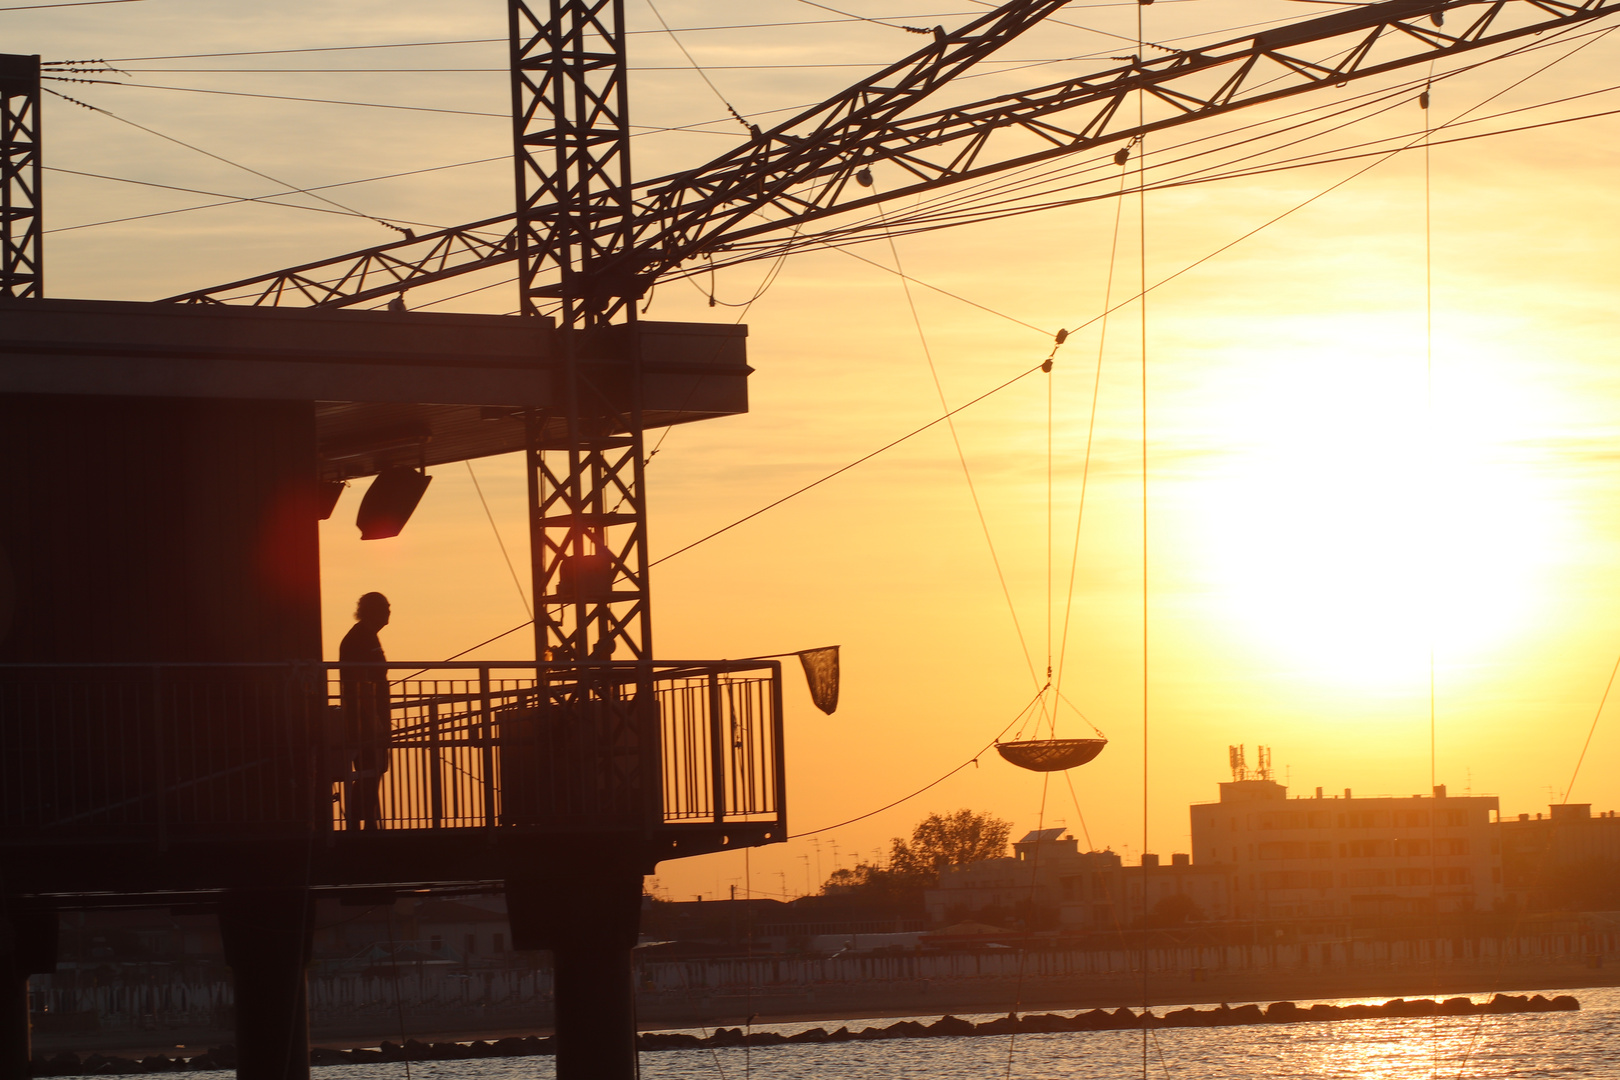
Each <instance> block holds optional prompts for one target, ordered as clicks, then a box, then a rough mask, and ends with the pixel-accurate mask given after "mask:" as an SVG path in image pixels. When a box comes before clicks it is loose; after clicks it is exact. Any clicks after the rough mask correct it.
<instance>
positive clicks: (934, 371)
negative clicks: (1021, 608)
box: [880, 208, 1051, 686]
mask: <svg viewBox="0 0 1620 1080" xmlns="http://www.w3.org/2000/svg"><path fill="white" fill-rule="evenodd" d="M880 209H881V208H880ZM889 254H890V255H891V256H892V257H893V258H894V269H895V272H896V273H898V274H899V275H900V287H901V289H902V290H904V292H905V295H906V307H907V308H908V309H909V310H910V312H911V325H912V326H913V327H915V328H916V331H917V341H918V343H919V344H920V345H921V347H922V354H923V359H924V360H926V361H927V362H928V376H929V378H930V379H932V380H933V383H934V393H935V394H936V395H937V396H938V398H939V407H940V408H941V409H942V410H944V411H945V427H946V429H947V430H948V431H949V432H950V433H951V445H952V446H954V447H955V448H956V460H957V461H958V462H960V463H961V466H962V479H963V480H965V481H966V482H967V489H968V497H969V498H970V499H972V500H973V512H974V514H976V515H977V516H978V519H979V531H980V532H981V533H983V534H984V543H985V546H986V547H987V548H989V550H990V562H991V565H993V566H994V567H995V568H996V580H997V581H998V582H1000V584H1001V595H1002V597H1003V598H1004V599H1005V600H1006V601H1007V613H1008V614H1009V615H1010V616H1012V624H1013V633H1014V634H1016V635H1017V637H1018V647H1019V649H1020V650H1022V651H1023V654H1024V664H1025V665H1026V666H1027V667H1028V668H1029V678H1030V681H1031V682H1032V683H1034V684H1035V685H1036V686H1039V685H1041V677H1040V676H1039V675H1037V674H1036V673H1035V661H1034V659H1033V658H1032V657H1031V656H1030V653H1029V642H1028V641H1026V640H1025V638H1024V627H1023V624H1022V623H1021V622H1019V620H1018V606H1017V605H1016V604H1014V603H1013V598H1012V590H1011V589H1010V588H1008V586H1007V573H1006V571H1005V570H1003V569H1002V567H1001V556H1000V555H998V554H997V553H996V542H995V539H994V538H993V537H992V536H991V535H990V522H989V521H988V520H987V519H986V518H985V516H984V504H983V503H981V502H980V501H979V489H978V487H977V486H976V485H975V484H974V483H973V471H972V470H971V469H969V468H968V462H967V453H966V452H965V451H964V450H963V449H962V439H961V436H959V435H958V434H957V433H956V421H955V420H953V419H952V418H951V407H950V403H949V402H947V401H946V400H945V387H944V386H943V385H942V384H941V383H940V381H939V368H938V367H937V366H935V364H934V353H933V350H932V349H930V348H929V347H928V335H927V333H926V332H925V331H924V330H923V324H922V316H921V315H919V314H918V312H917V301H916V298H915V297H913V296H912V295H911V284H910V283H909V282H908V281H907V280H906V275H905V268H904V267H903V266H902V265H901V263H900V249H899V248H898V247H897V246H896V245H895V242H894V238H893V237H890V238H889ZM1041 367H1042V369H1043V370H1046V371H1050V370H1051V365H1050V364H1046V363H1043V364H1042V365H1041Z"/></svg>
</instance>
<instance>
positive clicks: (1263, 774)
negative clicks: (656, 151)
mask: <svg viewBox="0 0 1620 1080" xmlns="http://www.w3.org/2000/svg"><path fill="white" fill-rule="evenodd" d="M1255 753H1256V754H1258V755H1259V758H1260V764H1259V767H1258V768H1256V769H1255V770H1254V771H1255V775H1256V776H1258V777H1259V778H1260V779H1261V780H1270V779H1271V747H1269V746H1257V747H1255Z"/></svg>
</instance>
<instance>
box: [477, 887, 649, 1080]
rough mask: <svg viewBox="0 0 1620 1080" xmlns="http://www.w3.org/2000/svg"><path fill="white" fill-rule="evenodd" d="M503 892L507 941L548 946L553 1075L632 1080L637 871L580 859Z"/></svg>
mask: <svg viewBox="0 0 1620 1080" xmlns="http://www.w3.org/2000/svg"><path fill="white" fill-rule="evenodd" d="M506 889H507V892H506V907H507V912H508V915H509V917H510V919H511V923H512V944H513V946H514V947H515V948H519V949H550V950H551V954H552V965H553V973H554V978H555V989H556V1001H557V1012H556V1015H557V1080H635V1077H636V1076H637V1075H638V1071H639V1067H638V1064H637V1060H636V999H635V983H634V979H633V977H632V972H631V950H633V949H634V948H635V945H636V935H637V933H638V932H639V929H640V924H641V872H640V870H639V868H637V867H634V866H630V865H613V864H612V863H610V862H609V861H608V860H605V859H604V860H600V861H596V862H585V861H581V862H579V863H575V864H573V865H570V866H566V867H559V868H558V871H557V874H556V876H555V877H551V878H547V879H545V880H517V879H514V880H508V881H507V883H506Z"/></svg>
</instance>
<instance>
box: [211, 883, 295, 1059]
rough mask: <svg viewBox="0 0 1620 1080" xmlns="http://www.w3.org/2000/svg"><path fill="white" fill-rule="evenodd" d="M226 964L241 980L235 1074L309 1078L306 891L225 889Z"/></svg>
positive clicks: (222, 912) (238, 982) (222, 922)
mask: <svg viewBox="0 0 1620 1080" xmlns="http://www.w3.org/2000/svg"><path fill="white" fill-rule="evenodd" d="M219 929H220V936H221V937H222V938H223V940H224V945H225V962H226V963H228V964H229V965H230V966H231V970H232V972H233V973H234V975H235V977H236V978H235V984H236V1063H237V1064H236V1075H237V1076H238V1077H239V1078H240V1080H309V1003H308V998H307V996H306V983H305V974H306V970H307V968H308V967H309V954H310V946H311V944H312V941H313V931H314V910H313V906H312V904H311V902H310V898H309V894H308V893H307V892H305V891H304V890H302V889H277V890H266V891H262V892H241V893H230V894H227V896H226V898H225V900H224V902H223V903H222V904H221V905H220V912H219Z"/></svg>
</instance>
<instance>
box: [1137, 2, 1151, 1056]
mask: <svg viewBox="0 0 1620 1080" xmlns="http://www.w3.org/2000/svg"><path fill="white" fill-rule="evenodd" d="M1148 2H1149V0H1139V2H1138V3H1137V6H1136V37H1137V39H1138V41H1141V40H1143V29H1142V21H1143V15H1142V13H1143V10H1144V9H1145V8H1146V7H1147V4H1148ZM1146 110H1147V93H1146V92H1145V91H1141V90H1139V91H1137V94H1136V126H1137V127H1138V128H1141V127H1143V126H1144V123H1145V120H1146ZM1143 143H1144V144H1145V143H1146V139H1145V138H1144V139H1143ZM1146 170H1147V152H1146V146H1145V145H1143V146H1141V147H1139V151H1138V153H1137V155H1136V186H1137V187H1138V188H1141V189H1143V190H1142V191H1141V193H1140V194H1139V195H1138V196H1137V239H1138V256H1139V257H1138V259H1137V292H1138V293H1139V294H1140V296H1141V300H1140V303H1141V308H1140V312H1141V348H1142V363H1141V377H1142V851H1143V852H1144V854H1143V856H1142V924H1143V927H1144V930H1145V928H1146V926H1147V915H1148V883H1149V878H1148V861H1147V856H1146V854H1145V853H1146V851H1147V849H1148V287H1147V259H1148V248H1147V190H1146V187H1147V172H1146ZM1148 1003H1149V996H1148V953H1147V937H1146V936H1145V934H1144V936H1143V938H1142V1080H1147V1075H1148V1042H1149V1036H1150V1033H1151V1030H1152V1025H1151V1024H1150V1023H1149V1022H1148Z"/></svg>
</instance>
